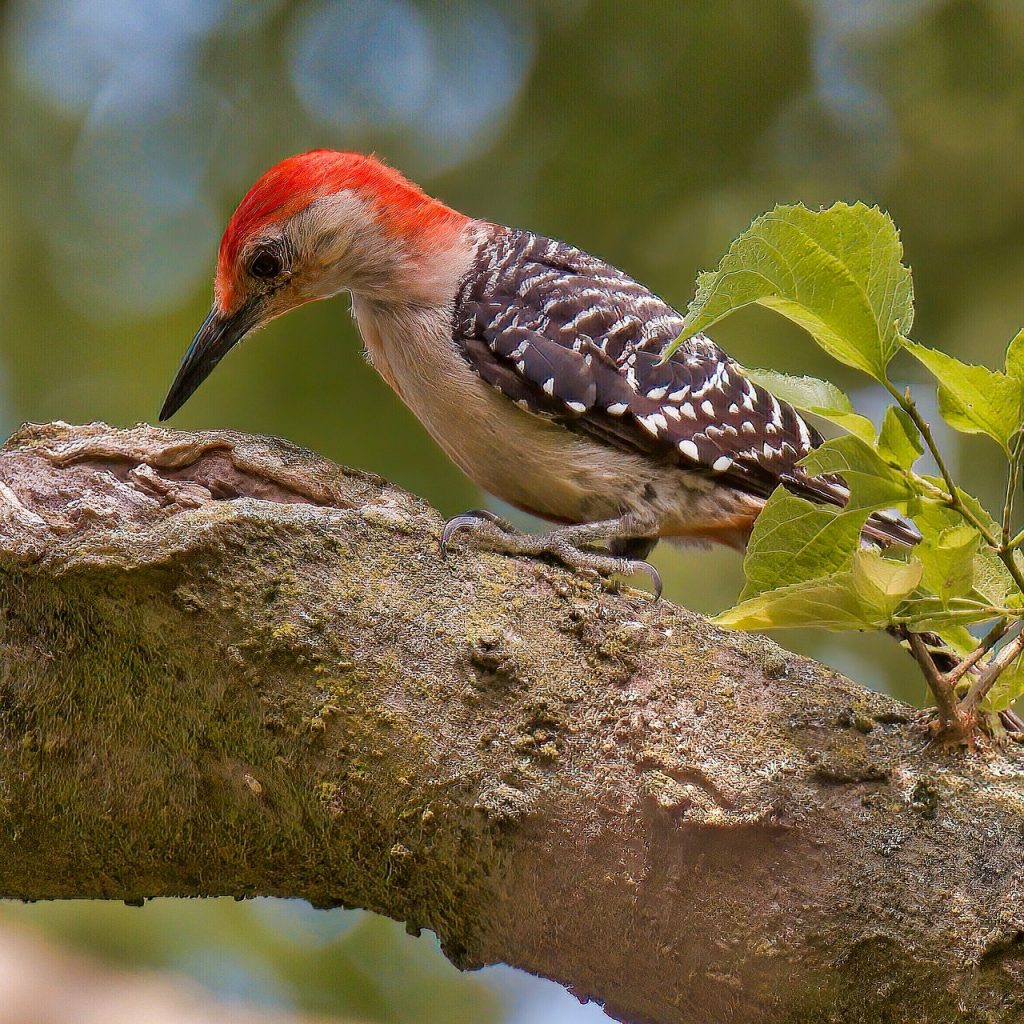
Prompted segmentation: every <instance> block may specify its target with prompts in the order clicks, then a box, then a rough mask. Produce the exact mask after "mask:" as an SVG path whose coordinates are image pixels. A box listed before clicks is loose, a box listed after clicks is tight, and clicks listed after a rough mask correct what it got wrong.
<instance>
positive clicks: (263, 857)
mask: <svg viewBox="0 0 1024 1024" xmlns="http://www.w3.org/2000/svg"><path fill="white" fill-rule="evenodd" d="M440 525H441V523H440V520H439V518H438V516H437V515H436V513H434V512H433V511H432V510H431V509H430V508H429V507H428V506H427V505H426V504H425V503H423V502H422V501H420V500H418V499H416V498H414V497H412V496H410V495H408V494H405V493H404V492H402V491H400V490H399V489H397V488H395V487H393V486H391V485H389V484H387V483H385V482H384V481H382V480H380V479H379V478H376V477H374V476H371V475H369V474H364V473H358V472H354V471H351V470H344V469H341V468H339V467H337V466H334V465H333V464H331V463H328V462H326V461H325V460H323V459H321V458H319V457H317V456H315V455H313V454H312V453H309V452H304V451H302V450H301V449H297V448H295V447H294V446H291V445H288V444H286V443H285V442H280V441H276V440H272V439H267V438H255V437H248V436H245V435H238V434H230V433H223V432H212V433H204V434H188V433H180V432H172V431H164V430H158V429H154V428H151V427H148V426H144V425H140V426H138V427H136V428H133V429H132V430H116V429H114V428H110V427H106V426H104V425H102V424H92V425H89V426H83V427H70V426H67V425H65V424H51V425H47V426H38V427H26V428H23V429H22V430H21V431H20V432H19V433H18V434H16V435H15V436H14V437H13V438H12V439H11V440H10V441H9V442H8V444H7V445H6V446H5V447H4V448H3V450H2V452H0V573H2V577H0V579H2V587H0V624H2V637H3V647H2V650H0V896H4V897H9V898H22V899H40V898H65V897H84V896H104V897H110V898H118V899H141V898H145V897H150V896H158V895H190V896H199V895H219V894H230V895H234V896H243V897H244V896H252V895H258V894H260V895H262V894H271V895H279V896H292V897H303V898H306V899H309V900H310V901H311V902H313V903H314V904H316V905H318V906H324V907H329V906H334V905H339V904H344V905H347V906H360V907H366V908H369V909H371V910H376V911H379V912H381V913H385V914H389V915H390V916H392V917H395V918H398V919H400V920H404V921H407V922H408V924H409V927H410V928H412V929H419V928H424V927H426V928H431V929H433V930H435V931H436V932H437V934H438V935H439V936H440V938H441V941H442V943H443V945H444V948H445V950H446V951H447V953H448V954H449V956H451V957H452V959H453V960H454V961H455V962H456V963H458V964H460V965H462V966H466V967H470V966H475V965H480V964H484V963H491V962H495V961H504V962H508V963H512V964H516V965H518V966H522V967H525V968H526V969H528V970H532V971H535V972H538V973H541V974H544V975H547V976H549V977H553V978H555V979H556V980H559V981H561V982H563V983H565V984H567V985H569V986H570V987H571V988H572V989H573V991H575V992H576V993H577V994H579V995H580V996H581V997H585V998H596V999H600V1000H601V1001H602V1002H604V1003H605V1004H606V1006H607V1007H608V1009H609V1012H612V1013H613V1014H616V1015H618V1016H620V1017H622V1018H623V1019H627V1020H634V1021H657V1022H697V1021H702V1022H703V1021H707V1020H714V1021H736V1022H741V1021H742V1022H747V1021H750V1022H754V1021H764V1022H767V1021H793V1022H795V1021H805V1020H806V1021H822V1022H824V1021H830V1022H831V1021H851V1022H853V1021H856V1022H858V1024H861V1022H864V1024H872V1022H874V1021H886V1022H902V1021H907V1022H909V1021H915V1022H918V1021H933V1022H945V1021H954V1020H956V1021H960V1020H977V1021H989V1022H997V1021H998V1022H1002V1021H1006V1022H1009V1021H1018V1020H1021V1019H1024V999H1022V997H1021V995H1020V994H1019V990H1020V985H1021V982H1022V980H1024V977H1022V975H1024V942H1022V936H1024V910H1022V899H1021V897H1022V885H1024V817H1022V811H1024V770H1022V769H1024V765H1022V763H1021V760H1020V756H1019V754H1015V753H1013V752H993V751H977V752H948V751H943V750H940V749H935V748H933V747H928V746H926V745H925V744H924V742H923V740H922V736H921V734H920V732H919V731H918V730H917V729H916V728H915V724H914V713H913V712H912V711H911V709H909V708H907V707H905V706H903V705H901V704H899V703H898V702H896V701H894V700H892V699H890V698H888V697H885V696H883V695H879V694H873V693H870V692H868V691H866V690H863V689H862V688H860V687H858V686H856V685H855V684H854V683H851V682H850V681H848V680H845V679H843V678H841V677H839V676H837V675H836V674H835V673H832V672H830V671H829V670H828V669H825V668H823V667H822V666H820V665H816V664H814V663H812V662H809V661H807V660H804V659H800V658H797V657H795V656H792V655H789V654H787V653H786V652H784V651H783V650H781V648H779V647H777V646H776V645H775V644H773V643H771V642H769V641H767V640H764V639H761V638H757V637H745V636H739V635H736V634H731V633H728V632H725V631H722V630H718V629H715V628H714V627H712V626H710V625H709V624H708V623H707V622H706V621H705V620H703V619H701V618H700V617H699V616H695V615H692V614H690V613H688V612H685V611H683V610H681V609H678V608H674V607H672V606H671V605H669V604H668V603H666V602H662V603H659V604H654V603H652V602H651V601H650V599H649V598H648V597H647V596H646V595H643V594H639V593H636V592H633V591H629V590H620V589H618V588H616V587H613V586H610V585H608V584H606V583H603V582H601V581H595V580H590V579H585V578H582V577H579V576H575V575H573V574H571V573H569V572H567V571H565V570H563V569H561V568H559V567H557V566H554V565H549V564H545V563H542V562H537V561H530V560H522V559H511V558H506V557H501V556H498V555H495V554H489V553H471V552H466V551H460V552H458V553H455V554H453V555H451V556H450V557H449V558H447V559H445V558H443V557H442V556H441V555H440V553H439V551H438V547H437V538H438V531H439V529H440Z"/></svg>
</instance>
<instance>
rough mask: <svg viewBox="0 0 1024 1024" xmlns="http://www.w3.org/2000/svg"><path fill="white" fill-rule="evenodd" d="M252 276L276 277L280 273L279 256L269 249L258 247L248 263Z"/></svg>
mask: <svg viewBox="0 0 1024 1024" xmlns="http://www.w3.org/2000/svg"><path fill="white" fill-rule="evenodd" d="M249 272H250V273H251V274H252V276H253V277H277V275H278V274H280V273H281V257H280V256H278V255H277V253H275V252H270V250H269V249H260V251H259V252H258V253H256V255H255V256H253V258H252V261H251V262H250V263H249Z"/></svg>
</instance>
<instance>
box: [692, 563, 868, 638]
mask: <svg viewBox="0 0 1024 1024" xmlns="http://www.w3.org/2000/svg"><path fill="white" fill-rule="evenodd" d="M712 622H715V623H716V624H717V625H719V626H727V627H728V628H729V629H746V630H763V629H785V628H788V627H792V626H818V627H820V628H823V629H836V630H840V629H870V628H874V627H875V625H876V624H875V623H873V622H869V621H865V616H864V614H863V612H862V610H861V603H860V597H859V595H858V594H857V592H856V591H855V590H854V588H853V574H852V573H851V572H840V573H835V574H834V575H832V576H826V577H825V578H824V579H820V580H811V581H808V582H804V583H793V584H790V586H788V587H780V588H779V589H778V590H770V591H767V592H766V593H763V594H758V596H757V597H753V598H750V599H749V600H747V601H740V603H739V604H737V605H736V606H735V607H733V608H728V609H726V610H725V611H724V612H721V613H720V614H719V615H716V616H715V617H714V619H712Z"/></svg>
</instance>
